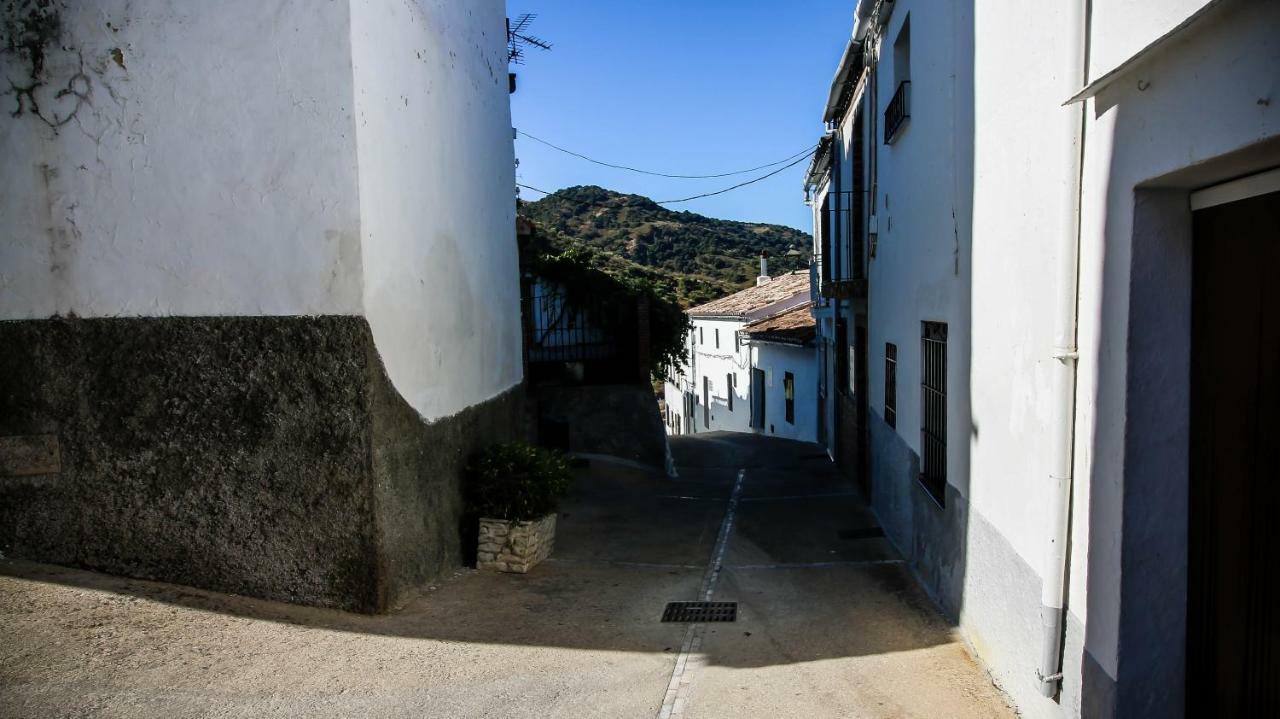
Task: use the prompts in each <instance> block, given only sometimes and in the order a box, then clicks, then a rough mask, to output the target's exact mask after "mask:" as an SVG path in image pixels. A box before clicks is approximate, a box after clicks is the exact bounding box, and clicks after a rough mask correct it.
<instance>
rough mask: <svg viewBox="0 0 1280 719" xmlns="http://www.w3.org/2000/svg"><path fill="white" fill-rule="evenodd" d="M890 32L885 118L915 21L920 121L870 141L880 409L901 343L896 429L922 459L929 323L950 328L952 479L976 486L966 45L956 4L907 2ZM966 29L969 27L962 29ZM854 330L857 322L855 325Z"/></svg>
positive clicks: (873, 388)
mask: <svg viewBox="0 0 1280 719" xmlns="http://www.w3.org/2000/svg"><path fill="white" fill-rule="evenodd" d="M894 5H895V7H894V10H893V14H892V16H891V17H890V19H889V22H888V24H887V25H886V28H885V30H884V40H883V44H882V45H881V47H880V60H879V65H878V67H877V70H876V72H877V75H876V89H877V93H878V107H875V108H872V109H871V110H870V111H871V112H874V113H878V117H881V118H882V117H883V112H884V108H885V106H887V104H888V103H889V101H890V99H892V97H893V94H894V92H895V91H896V89H897V86H896V82H895V78H894V68H893V43H894V40H895V39H896V38H897V37H898V33H899V31H900V30H901V27H902V25H903V23H904V22H905V21H906V19H907V18H908V17H910V18H911V98H910V106H911V118H910V119H909V120H907V121H906V123H905V124H904V125H903V127H902V128H900V129H899V130H898V133H897V136H896V139H895V140H894V143H893V144H892V145H885V144H884V143H883V128H880V129H879V130H878V131H877V134H876V136H875V137H873V138H871V139H870V140H871V141H870V142H868V144H867V149H868V152H877V153H878V155H879V176H878V180H879V182H878V192H877V194H876V196H875V198H874V201H875V203H876V213H877V215H878V222H879V237H878V243H877V251H876V258H875V259H873V260H871V262H870V267H869V270H868V284H869V297H868V305H869V307H870V310H869V311H870V313H871V321H870V322H869V323H868V324H869V326H868V345H869V347H868V353H867V355H868V365H869V366H868V380H869V384H870V394H869V396H870V398H871V403H872V407H873V408H875V409H877V411H880V412H883V406H882V403H883V398H884V351H885V343H886V342H892V343H894V344H896V345H897V346H898V385H897V386H898V395H897V406H898V420H897V432H898V434H899V435H900V436H901V438H902V440H903V441H904V442H905V443H906V444H907V446H909V447H910V448H911V449H912V451H914V452H916V453H917V454H919V453H920V445H921V438H920V401H921V400H920V376H921V375H920V335H921V327H920V323H921V322H922V321H926V320H927V321H934V322H946V323H947V324H948V326H949V328H950V330H951V331H950V338H949V341H948V348H947V351H948V359H949V365H948V369H949V372H948V377H947V387H948V409H949V410H950V412H949V416H948V422H947V424H948V426H947V431H948V435H949V437H951V438H954V439H953V440H952V441H950V442H948V446H947V449H948V468H949V469H948V479H949V481H950V482H951V484H953V485H956V486H957V487H959V488H961V490H962V491H965V490H967V485H968V479H967V476H966V474H965V467H966V465H967V457H968V443H967V442H965V441H964V440H963V438H964V437H966V436H967V435H968V434H969V417H968V416H966V415H965V413H964V412H963V410H962V409H961V408H963V406H964V403H965V399H966V398H965V397H964V396H963V394H955V393H956V392H960V393H962V392H963V388H964V387H965V386H966V384H967V373H968V366H967V361H966V360H967V357H968V347H967V344H966V340H965V337H964V335H965V332H963V331H962V328H963V327H964V326H965V325H966V324H967V319H968V318H967V308H968V302H969V297H968V294H969V288H968V285H967V283H966V282H965V281H964V278H965V277H966V275H967V273H968V267H967V254H968V244H969V237H968V232H967V227H966V226H965V224H964V221H965V217H964V214H963V213H964V212H965V207H966V206H967V204H968V196H967V194H966V193H967V188H961V187H960V186H959V185H958V184H957V178H958V177H963V176H965V175H966V174H967V173H968V172H970V170H969V168H968V167H967V166H965V165H962V164H961V163H960V162H958V160H957V157H956V148H955V143H954V138H955V135H954V132H955V130H956V128H957V126H958V125H959V124H960V123H961V122H963V121H964V118H963V115H964V113H965V112H966V110H968V108H964V107H959V106H958V105H957V103H956V102H955V98H956V93H957V85H956V83H957V78H956V73H954V72H953V71H952V68H953V65H954V54H955V53H956V51H957V48H956V45H957V43H958V42H959V39H958V38H957V33H956V32H953V27H956V26H957V23H956V18H955V17H953V13H955V12H957V10H956V8H955V7H954V6H953V3H951V2H946V1H944V0H901V1H900V2H896V3H894ZM960 27H963V25H960ZM849 332H850V334H851V335H852V333H853V326H852V324H850V329H849Z"/></svg>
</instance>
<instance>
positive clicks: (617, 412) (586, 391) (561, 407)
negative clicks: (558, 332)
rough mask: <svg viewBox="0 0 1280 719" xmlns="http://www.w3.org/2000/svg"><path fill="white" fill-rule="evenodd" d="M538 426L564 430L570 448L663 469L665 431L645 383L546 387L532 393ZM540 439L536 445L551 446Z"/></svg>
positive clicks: (665, 451) (545, 440) (547, 440)
mask: <svg viewBox="0 0 1280 719" xmlns="http://www.w3.org/2000/svg"><path fill="white" fill-rule="evenodd" d="M533 394H534V398H535V402H536V411H537V415H538V424H539V426H541V427H546V426H547V425H548V422H550V423H552V424H555V425H559V426H561V427H563V428H564V430H565V433H566V437H565V439H567V446H564V447H561V448H562V449H565V450H567V451H570V452H581V453H585V454H607V455H611V456H614V457H621V458H623V459H629V460H632V461H634V462H640V463H642V464H647V465H650V466H652V467H657V468H659V469H663V468H665V467H666V461H667V431H666V428H665V427H664V426H663V424H662V417H661V416H660V415H659V414H658V399H657V397H656V396H655V395H654V393H653V388H652V387H651V386H649V385H647V384H644V385H641V384H635V385H630V384H608V385H546V386H542V387H538V388H537V389H536V390H535V391H534V393H533ZM551 439H552V438H550V437H543V436H539V437H538V442H539V443H540V444H555V442H554V441H549V440H551Z"/></svg>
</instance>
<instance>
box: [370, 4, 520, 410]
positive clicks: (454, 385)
mask: <svg viewBox="0 0 1280 719" xmlns="http://www.w3.org/2000/svg"><path fill="white" fill-rule="evenodd" d="M351 11H352V12H351V42H352V54H353V58H354V65H355V109H356V118H355V119H356V137H357V141H358V151H359V157H360V218H361V241H362V243H363V247H364V267H365V273H364V275H365V281H364V295H363V296H364V308H365V316H366V317H368V319H369V325H370V327H372V329H373V336H374V339H375V341H376V342H377V344H378V347H379V351H380V352H381V353H382V357H383V362H384V363H385V364H386V367H387V372H388V374H389V375H390V376H391V379H392V381H393V382H394V383H395V385H396V387H397V388H398V389H399V390H400V392H401V393H402V394H404V396H405V397H406V399H408V400H409V402H410V403H411V404H412V405H413V406H414V407H417V408H418V411H419V412H422V413H423V414H424V415H426V416H427V417H429V418H434V417H440V416H445V415H450V414H453V413H454V412H457V411H459V410H461V409H464V408H465V407H467V406H468V405H471V404H474V403H475V402H477V401H480V400H483V399H488V398H490V397H493V396H495V395H497V394H499V393H501V392H503V391H505V390H507V389H509V388H510V387H512V386H513V385H515V384H516V383H518V382H520V380H521V365H520V342H521V335H520V282H519V270H518V268H517V255H516V242H515V196H514V190H513V188H514V187H515V163H514V150H513V146H512V139H511V111H510V104H509V98H508V93H507V62H506V34H505V32H506V30H505V27H506V26H505V17H506V16H505V4H504V3H503V2H501V0H484V1H483V2H473V1H472V2H465V3H460V2H454V1H452V0H412V1H408V0H351Z"/></svg>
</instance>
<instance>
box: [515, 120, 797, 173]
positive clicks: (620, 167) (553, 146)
mask: <svg viewBox="0 0 1280 719" xmlns="http://www.w3.org/2000/svg"><path fill="white" fill-rule="evenodd" d="M516 132H518V133H520V134H521V135H524V136H525V137H527V138H529V139H530V140H533V141H534V142H540V143H542V144H543V145H546V146H547V147H550V148H551V149H553V150H557V151H559V152H563V153H564V154H566V155H572V156H574V157H577V158H579V159H582V160H586V161H587V162H591V163H594V164H597V165H602V166H604V167H612V168H614V169H615V170H626V171H628V172H638V173H640V174H641V175H653V176H654V177H669V178H673V179H677V180H707V179H713V178H717V177H731V176H733V175H745V174H746V173H748V172H755V171H757V170H764V169H767V168H770V167H774V166H777V165H781V164H782V163H784V162H790V161H792V160H794V159H796V158H797V157H801V158H803V157H808V155H809V153H811V152H813V150H814V148H815V147H817V145H811V146H809V147H807V148H805V149H803V150H801V151H800V152H798V153H796V154H794V155H788V156H787V157H784V158H782V159H781V160H776V161H774V162H770V163H766V164H764V165H759V166H757V167H751V168H748V169H746V170H734V171H733V172H719V173H715V174H712V175H677V174H672V173H668V172H654V171H652V170H641V169H639V168H635V167H628V166H627V165H617V164H614V163H612V162H605V161H603V160H597V159H595V158H594V157H588V156H586V155H584V154H582V153H580V152H574V151H573V150H569V149H566V148H563V147H560V146H559V145H556V144H553V143H550V142H548V141H546V140H544V139H542V138H540V137H535V136H533V135H530V134H529V133H527V132H525V131H524V130H517V131H516ZM788 167H789V166H788Z"/></svg>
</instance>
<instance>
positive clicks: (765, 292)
mask: <svg viewBox="0 0 1280 719" xmlns="http://www.w3.org/2000/svg"><path fill="white" fill-rule="evenodd" d="M801 292H803V293H806V294H807V293H808V292H809V271H808V270H797V271H795V272H789V273H787V274H785V275H779V276H778V277H774V278H773V279H772V280H770V281H768V282H766V283H764V284H763V285H760V286H758V287H748V288H747V289H745V290H742V291H741V292H735V293H733V294H731V295H729V296H728V297H721V298H720V299H718V300H712V301H710V302H708V303H706V304H703V305H698V306H697V307H693V308H691V309H690V310H689V315H690V316H691V317H739V316H742V315H745V314H747V313H749V312H754V311H756V310H758V309H760V308H761V307H767V306H769V305H771V304H773V303H775V302H781V301H782V300H785V299H787V298H788V297H792V296H794V295H796V294H799V293H801Z"/></svg>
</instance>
